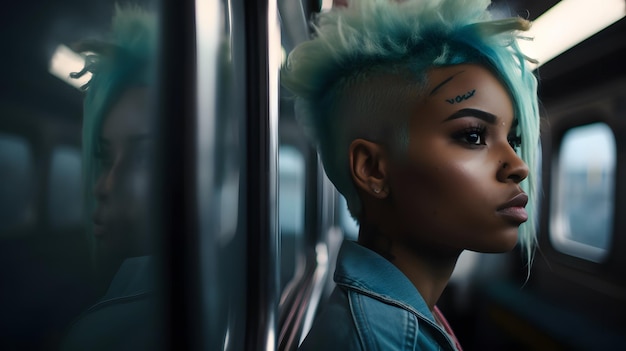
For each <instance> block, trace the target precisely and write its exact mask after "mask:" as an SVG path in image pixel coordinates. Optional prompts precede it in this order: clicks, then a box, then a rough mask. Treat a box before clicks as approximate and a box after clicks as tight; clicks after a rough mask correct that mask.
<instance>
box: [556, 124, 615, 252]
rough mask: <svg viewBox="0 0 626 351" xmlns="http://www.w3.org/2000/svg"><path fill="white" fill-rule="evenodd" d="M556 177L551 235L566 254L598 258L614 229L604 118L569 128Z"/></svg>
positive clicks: (611, 141) (610, 153)
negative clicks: (596, 121)
mask: <svg viewBox="0 0 626 351" xmlns="http://www.w3.org/2000/svg"><path fill="white" fill-rule="evenodd" d="M557 167H558V168H557V172H556V174H557V176H556V177H555V178H554V179H555V180H554V182H555V184H554V186H553V188H554V189H555V193H554V196H553V201H552V212H553V213H554V215H553V216H552V219H551V235H550V240H551V242H552V245H554V247H555V248H556V249H557V250H559V251H561V252H563V253H565V254H568V255H572V256H576V257H580V258H583V259H586V260H590V261H594V262H600V261H602V260H603V259H604V258H605V257H606V254H607V252H608V250H609V247H610V243H611V234H612V233H613V225H612V224H613V211H614V210H613V208H614V186H615V137H614V135H613V133H612V131H611V129H610V128H609V126H607V125H606V124H604V123H593V124H588V125H584V126H580V127H576V128H572V129H570V130H569V131H567V132H566V133H565V135H564V137H563V139H562V142H561V151H560V157H559V161H558V166H557Z"/></svg>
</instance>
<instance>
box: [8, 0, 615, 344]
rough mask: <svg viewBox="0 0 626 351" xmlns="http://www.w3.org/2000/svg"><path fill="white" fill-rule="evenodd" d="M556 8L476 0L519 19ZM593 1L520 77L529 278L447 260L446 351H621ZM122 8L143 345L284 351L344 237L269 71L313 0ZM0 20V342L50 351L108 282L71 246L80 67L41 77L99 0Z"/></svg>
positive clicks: (284, 95)
mask: <svg viewBox="0 0 626 351" xmlns="http://www.w3.org/2000/svg"><path fill="white" fill-rule="evenodd" d="M335 2H337V3H340V2H341V1H335ZM576 2H577V1H575V0H563V1H560V2H559V1H556V0H550V1H538V0H511V1H507V0H494V1H493V3H492V5H491V6H492V8H493V9H494V10H495V11H497V12H499V13H505V14H512V15H519V16H521V17H524V18H528V19H530V20H535V19H537V18H540V17H541V16H542V15H544V13H546V11H548V10H550V9H551V8H553V7H554V6H556V5H559V4H561V3H576ZM578 2H579V3H581V2H582V3H584V2H585V1H582V0H581V1H578ZM611 2H612V3H615V4H616V5H617V9H618V10H612V11H613V12H614V13H618V15H619V16H617V17H616V19H614V20H613V22H611V23H608V24H606V25H604V27H605V28H604V27H601V28H600V29H599V30H598V29H596V32H597V33H596V32H594V33H592V34H589V35H587V36H588V37H585V38H583V39H584V40H582V41H581V42H580V43H575V45H574V46H573V47H571V48H569V49H565V50H564V51H563V52H562V53H558V54H557V55H556V56H555V57H553V58H550V59H548V60H546V62H541V66H539V67H538V68H537V69H536V70H535V74H536V75H537V77H538V79H539V99H540V104H541V106H540V108H541V117H542V121H541V161H540V164H539V165H537V167H539V168H540V170H541V172H540V174H541V190H540V196H539V198H540V203H539V211H538V218H537V238H538V248H537V250H536V253H535V257H534V261H533V264H532V267H531V270H530V275H527V267H526V266H525V263H524V261H523V259H522V257H521V253H520V252H519V250H515V251H513V252H511V253H506V254H479V253H473V252H464V253H463V255H462V256H461V258H460V259H459V262H458V264H457V267H456V270H455V272H454V274H453V276H452V278H451V281H450V283H449V285H448V287H447V288H446V290H445V292H444V294H443V296H442V297H441V299H440V301H439V304H438V305H439V307H440V308H441V310H442V311H443V312H444V314H445V315H446V317H447V318H448V320H449V321H450V323H451V325H452V327H453V329H454V330H455V332H456V334H457V336H458V338H459V340H460V343H461V344H462V345H463V347H464V349H466V350H491V349H493V350H572V349H580V350H596V349H598V350H600V349H615V348H616V345H626V333H625V332H626V318H625V317H624V316H625V315H626V275H624V273H623V272H624V271H625V270H626V236H625V235H623V234H620V233H624V232H626V217H622V216H620V215H619V213H621V212H622V211H623V210H625V208H626V187H625V186H623V185H621V183H619V179H623V178H622V176H623V175H625V174H626V144H625V143H624V141H625V140H626V65H625V64H624V62H626V41H625V40H624V37H625V36H626V20H624V19H623V17H624V14H625V13H626V9H625V8H626V4H625V3H624V1H622V0H616V1H606V4H605V3H602V5H600V4H598V3H594V2H593V1H589V3H592V4H593V6H595V7H602V6H605V5H606V6H607V7H608V6H609V5H608V4H609V3H611ZM118 3H123V1H118ZM134 3H138V4H139V5H140V6H142V7H144V8H146V9H148V10H151V11H154V13H156V14H157V16H158V18H159V20H160V22H159V26H160V30H159V40H160V42H159V44H160V51H159V52H160V54H161V56H159V58H158V59H159V76H158V84H157V90H158V91H157V93H156V96H157V98H156V99H155V101H154V106H155V108H154V110H153V111H155V114H157V115H158V116H159V118H161V120H160V122H159V123H160V124H159V127H160V128H161V129H160V134H159V136H160V138H162V139H159V140H160V142H161V144H159V145H158V146H157V147H156V148H157V149H158V150H160V151H163V152H162V156H160V160H161V162H160V164H159V165H158V166H157V167H160V168H156V169H157V170H158V171H159V172H160V174H162V176H160V177H159V178H158V179H159V181H160V182H161V183H159V184H160V187H157V188H155V189H157V190H158V191H156V192H155V193H156V197H157V200H156V202H157V203H158V204H159V206H160V207H159V211H160V212H158V213H160V215H154V218H153V223H156V224H154V226H155V227H158V230H155V232H156V233H158V239H157V242H158V243H159V248H158V249H157V250H156V252H157V253H156V254H155V255H157V256H158V257H159V260H158V262H160V265H159V266H158V269H159V270H160V284H161V285H160V286H161V287H162V289H163V291H165V293H164V294H163V299H162V300H161V301H160V305H159V306H160V309H159V311H158V313H159V315H160V316H161V318H162V323H164V324H163V325H164V327H165V330H166V333H165V334H166V336H165V340H166V342H165V343H164V344H163V345H162V347H163V349H190V350H191V349H193V350H195V349H198V350H199V349H211V350H213V349H224V350H240V349H246V350H257V349H265V350H272V349H278V350H295V349H296V348H297V346H298V345H299V344H300V343H301V342H302V340H303V339H304V337H305V336H306V333H307V331H308V330H309V329H310V327H311V324H312V322H313V320H314V319H315V315H316V312H318V311H319V310H320V308H321V307H322V306H323V305H324V301H325V299H326V298H327V297H328V296H329V294H330V292H331V291H332V288H333V285H334V283H333V281H332V275H333V271H334V261H335V258H336V255H337V252H338V249H339V246H340V244H341V242H342V240H356V238H357V236H358V226H357V224H356V223H355V221H354V220H353V219H352V218H351V216H350V214H349V212H348V210H347V206H346V203H345V200H344V199H343V198H342V196H341V195H340V194H339V193H338V192H337V191H336V190H335V189H334V187H333V185H332V183H331V182H330V181H329V180H328V178H327V177H326V176H325V174H324V169H323V167H322V165H321V162H320V160H319V158H318V156H317V153H316V150H315V149H314V148H313V147H312V146H311V145H310V144H309V142H308V137H307V135H306V134H305V133H304V132H303V130H302V128H301V127H300V126H299V125H298V123H297V122H296V119H295V114H294V106H293V99H292V97H291V96H290V95H289V93H288V92H286V91H285V90H281V89H280V82H279V74H278V72H279V69H280V64H281V62H282V60H284V56H285V55H286V53H288V52H289V51H290V50H291V49H293V47H295V46H296V45H297V44H298V43H301V42H303V41H305V40H307V39H308V38H309V37H310V35H311V26H310V25H309V24H308V22H309V20H310V19H311V18H312V17H313V16H314V14H315V13H316V12H319V11H324V10H325V9H327V8H328V7H329V6H332V1H330V4H329V3H328V1H308V0H301V1H291V0H278V1H268V2H262V1H259V2H245V1H236V0H220V1H202V0H196V1H167V0H162V1H156V0H155V1H149V0H142V1H135V2H134ZM3 7H4V10H3V11H0V17H1V18H2V20H1V21H0V26H1V27H2V30H1V31H0V37H1V38H2V40H1V42H2V43H3V44H4V45H5V46H4V49H3V54H2V58H1V59H0V62H1V65H0V72H1V73H0V74H2V83H0V116H1V117H0V175H1V177H2V178H1V179H2V181H1V182H0V267H2V268H0V282H1V284H2V287H1V288H0V348H2V349H3V350H56V349H59V345H61V344H62V340H63V338H64V337H65V335H66V333H67V330H68V328H69V326H70V325H71V324H72V322H73V321H74V320H76V319H77V318H78V317H79V316H80V315H81V313H82V312H83V311H85V310H86V309H87V308H89V306H91V305H93V304H94V303H95V302H96V301H98V299H99V298H100V297H101V296H102V295H103V294H104V292H105V291H106V289H107V287H108V284H109V282H110V280H111V277H112V275H108V276H106V274H105V276H106V277H104V278H103V277H102V276H100V275H95V274H94V271H93V257H92V253H93V252H92V248H91V245H92V241H91V239H90V238H89V237H88V235H87V234H86V233H87V227H88V226H89V225H90V216H91V214H90V213H86V210H85V208H86V207H85V204H84V201H85V197H84V194H83V191H84V188H85V186H84V182H85V180H84V178H83V176H82V172H83V165H82V162H83V159H82V156H81V155H82V148H83V145H82V139H81V130H82V127H83V124H82V118H83V111H82V108H83V95H84V92H83V91H81V89H80V88H79V87H77V84H76V82H74V83H68V79H66V78H67V75H68V74H69V72H71V71H72V70H76V69H78V70H80V69H81V67H80V66H81V65H82V62H80V63H78V64H77V65H78V66H76V64H75V65H74V66H72V68H71V69H70V71H66V72H65V73H61V75H63V74H64V75H65V76H64V77H61V78H60V77H58V76H57V75H55V74H53V73H51V72H52V67H53V66H54V62H55V57H58V55H62V53H63V52H64V51H72V49H71V48H72V45H73V44H74V43H76V42H78V41H80V40H83V39H85V38H94V37H95V38H99V37H102V36H103V35H104V34H105V33H107V31H108V30H109V27H110V24H111V16H112V14H113V9H114V7H115V3H114V2H113V1H111V0H98V1H90V2H85V1H77V0H63V1H55V2H44V1H23V2H12V3H10V4H4V5H3ZM615 11H617V12H615ZM620 11H621V12H620ZM593 16H594V15H589V17H593ZM573 18H574V17H573V16H572V17H570V20H571V21H572V22H574V24H575V25H576V26H582V24H583V23H582V22H586V21H587V20H586V19H585V17H583V19H582V20H574V19H573ZM589 22H591V18H590V19H589ZM542 28H544V27H542ZM547 28H548V29H543V30H544V31H550V32H554V33H556V34H559V35H561V37H559V36H557V37H556V39H553V40H556V41H562V40H565V39H564V37H565V35H566V34H567V33H568V32H569V30H567V29H566V28H568V27H567V25H566V24H564V22H563V23H562V22H552V23H550V26H548V27H547ZM537 31H538V32H536V33H534V34H535V35H536V36H537V37H540V36H541V35H542V33H545V32H542V31H541V30H540V29H537ZM554 33H553V34H554ZM70 54H73V55H74V56H76V55H77V53H75V52H71V53H70ZM531 56H532V55H531ZM77 57H80V56H77ZM62 78H63V79H62ZM72 84H73V85H72ZM78 85H80V84H78ZM172 116H175V118H174V117H172ZM111 323H116V321H114V320H113V321H111Z"/></svg>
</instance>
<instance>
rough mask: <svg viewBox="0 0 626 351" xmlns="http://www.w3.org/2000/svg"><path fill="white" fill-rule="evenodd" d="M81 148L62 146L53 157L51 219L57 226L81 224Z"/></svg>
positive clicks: (50, 189)
mask: <svg viewBox="0 0 626 351" xmlns="http://www.w3.org/2000/svg"><path fill="white" fill-rule="evenodd" d="M82 186H83V185H82V176H81V159H80V150H78V149H77V148H73V147H67V146H61V147H58V148H57V149H55V150H54V152H53V153H52V159H51V161H50V179H49V183H48V189H49V195H48V218H49V219H48V220H49V221H50V225H52V226H53V227H66V226H74V225H80V224H81V220H82V218H83V217H82V216H83V201H82V200H83V197H82Z"/></svg>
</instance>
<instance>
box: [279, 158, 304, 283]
mask: <svg viewBox="0 0 626 351" xmlns="http://www.w3.org/2000/svg"><path fill="white" fill-rule="evenodd" d="M278 174H279V188H278V189H279V190H278V196H279V200H278V203H279V205H278V207H279V209H278V211H279V212H278V218H279V222H280V231H281V234H280V243H281V245H280V246H281V259H280V260H281V269H280V270H281V274H280V282H281V283H280V285H281V290H283V289H284V288H285V286H286V285H287V283H289V281H291V280H292V279H293V277H294V275H295V274H296V271H297V268H298V267H299V266H300V265H301V264H302V263H303V262H302V263H301V262H300V261H301V260H303V259H304V241H303V238H304V203H305V199H304V191H305V169H304V158H303V156H302V153H300V151H298V149H296V148H295V147H292V146H281V147H280V149H279V151H278Z"/></svg>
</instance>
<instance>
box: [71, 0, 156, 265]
mask: <svg viewBox="0 0 626 351" xmlns="http://www.w3.org/2000/svg"><path fill="white" fill-rule="evenodd" d="M155 34H156V22H155V17H154V16H153V15H152V14H149V13H146V12H145V11H143V10H141V9H140V8H137V7H124V8H120V7H116V12H115V16H114V18H113V21H112V31H111V34H110V37H109V38H108V39H107V40H106V41H84V42H81V43H79V44H77V45H76V49H77V50H79V51H83V52H87V53H88V54H87V64H86V67H85V70H84V71H83V72H81V73H79V74H77V75H80V74H83V73H85V72H86V71H89V72H91V73H92V74H93V76H92V78H91V79H90V81H89V83H88V84H87V85H86V87H85V88H86V96H85V103H84V117H83V118H84V119H83V150H84V152H83V162H84V174H85V179H86V180H87V181H86V182H85V183H86V189H85V190H86V191H85V193H86V197H87V201H86V203H87V204H88V206H89V207H90V211H89V213H93V222H94V223H93V224H94V225H93V234H94V235H95V239H96V246H97V247H98V248H99V249H101V250H104V251H105V252H106V253H107V254H110V255H113V256H115V257H119V258H124V257H130V256H138V255H144V254H146V253H147V252H146V250H147V248H146V247H147V246H146V238H145V234H146V233H145V224H146V222H147V218H146V213H145V212H146V210H147V203H148V195H149V192H148V189H149V188H150V180H151V177H150V173H149V169H150V164H149V162H148V161H149V160H150V157H149V155H150V154H151V152H150V145H151V144H150V143H151V140H152V136H153V132H152V130H153V129H152V128H153V127H154V123H152V122H153V121H152V120H151V119H150V115H151V114H150V111H149V104H148V95H149V93H148V91H149V88H150V86H151V83H152V81H151V80H152V76H153V75H152V74H151V73H152V69H153V63H154V60H153V57H154V50H155Z"/></svg>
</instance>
